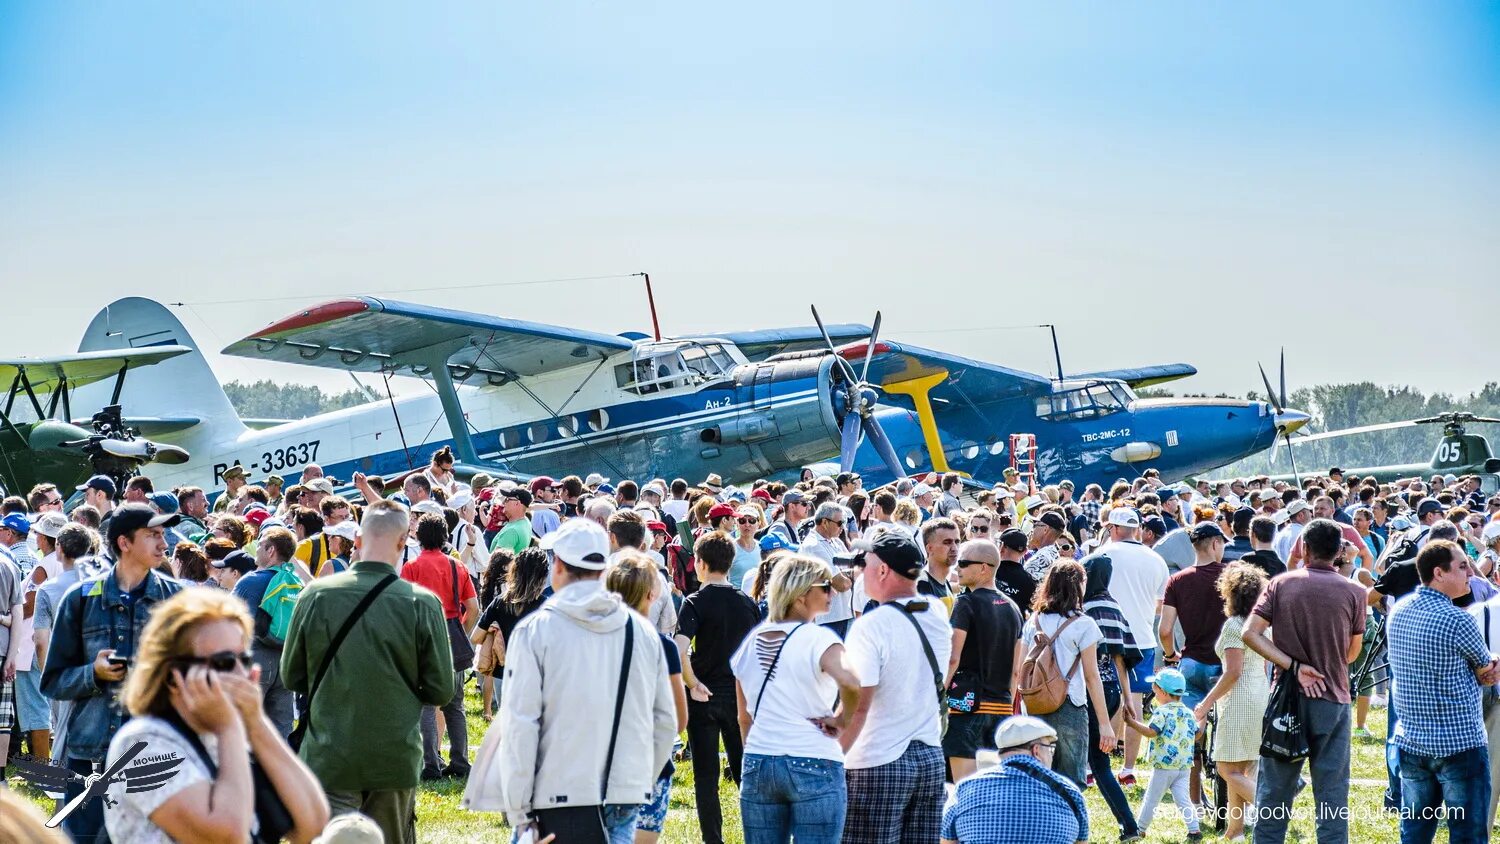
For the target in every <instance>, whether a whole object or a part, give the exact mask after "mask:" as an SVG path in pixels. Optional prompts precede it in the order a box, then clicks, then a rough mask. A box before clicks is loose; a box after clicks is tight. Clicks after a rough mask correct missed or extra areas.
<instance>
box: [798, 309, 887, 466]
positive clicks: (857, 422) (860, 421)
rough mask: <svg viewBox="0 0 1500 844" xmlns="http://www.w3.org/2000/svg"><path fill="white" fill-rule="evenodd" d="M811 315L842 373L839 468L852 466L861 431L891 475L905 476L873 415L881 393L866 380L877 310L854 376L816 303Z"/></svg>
mask: <svg viewBox="0 0 1500 844" xmlns="http://www.w3.org/2000/svg"><path fill="white" fill-rule="evenodd" d="M812 315H813V320H815V321H816V322H817V323H818V330H819V331H821V332H822V333H823V342H825V343H827V344H828V351H829V353H830V354H832V355H833V359H834V360H835V361H837V362H838V363H837V366H838V368H839V371H840V372H842V373H843V376H844V385H843V386H844V418H843V421H842V422H841V423H840V426H841V428H840V436H839V471H841V472H849V471H852V470H853V469H854V455H855V452H856V451H857V450H858V449H859V439H860V436H861V435H863V436H866V437H869V439H870V442H871V444H873V445H874V446H875V450H876V451H877V452H878V453H879V454H880V459H881V460H884V461H885V465H886V468H887V469H889V470H890V471H891V474H892V475H893V476H894V477H897V478H903V477H906V469H905V468H904V467H903V466H902V465H901V458H899V457H897V456H896V449H895V447H894V446H892V445H891V440H890V438H889V437H887V436H886V434H885V430H884V429H882V428H881V427H880V420H879V419H876V418H875V403H876V401H877V400H878V399H879V396H880V393H879V391H878V389H877V388H876V387H875V386H874V385H873V384H871V383H870V382H869V381H868V380H867V379H868V378H869V375H870V359H871V358H873V357H874V356H875V344H876V342H877V341H878V340H879V339H880V312H879V311H876V312H875V322H874V323H873V324H872V325H871V328H870V338H869V340H867V341H866V345H865V361H864V366H863V367H862V369H861V372H860V374H859V375H857V376H856V375H855V374H854V365H853V364H851V363H849V361H848V360H846V359H845V358H844V356H843V355H841V354H839V352H838V348H837V347H835V346H834V345H833V339H832V338H831V337H829V336H828V329H827V328H824V327H823V318H822V317H821V316H819V315H818V309H817V307H816V306H814V307H813V309H812Z"/></svg>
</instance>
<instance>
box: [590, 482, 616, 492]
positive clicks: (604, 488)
mask: <svg viewBox="0 0 1500 844" xmlns="http://www.w3.org/2000/svg"><path fill="white" fill-rule="evenodd" d="M594 491H595V492H597V493H599V494H600V495H614V494H615V488H614V485H613V484H600V485H599V488H598V489H596V490H594Z"/></svg>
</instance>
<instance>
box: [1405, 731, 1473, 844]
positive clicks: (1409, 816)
mask: <svg viewBox="0 0 1500 844" xmlns="http://www.w3.org/2000/svg"><path fill="white" fill-rule="evenodd" d="M1489 803H1490V754H1489V751H1488V750H1487V749H1486V748H1484V747H1482V746H1481V747H1474V748H1470V749H1469V750H1464V751H1461V752H1459V753H1455V754H1453V755H1452V756H1423V755H1421V754H1418V753H1413V752H1411V751H1410V750H1402V751H1401V842H1402V844H1412V843H1413V842H1418V844H1420V842H1428V841H1431V840H1432V838H1433V836H1434V835H1435V834H1437V827H1438V820H1439V818H1440V816H1442V815H1445V814H1446V816H1447V820H1448V840H1449V841H1450V842H1452V844H1467V842H1475V841H1488V840H1489V835H1488V832H1489ZM1444 808H1446V812H1444V811H1443V809H1444Z"/></svg>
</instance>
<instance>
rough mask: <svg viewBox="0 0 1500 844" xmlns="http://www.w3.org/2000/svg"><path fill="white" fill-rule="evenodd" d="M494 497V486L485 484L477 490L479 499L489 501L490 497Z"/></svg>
mask: <svg viewBox="0 0 1500 844" xmlns="http://www.w3.org/2000/svg"><path fill="white" fill-rule="evenodd" d="M494 497H495V488H494V487H492V486H487V487H485V488H484V489H481V490H480V491H479V500H480V501H489V500H490V499H491V498H494Z"/></svg>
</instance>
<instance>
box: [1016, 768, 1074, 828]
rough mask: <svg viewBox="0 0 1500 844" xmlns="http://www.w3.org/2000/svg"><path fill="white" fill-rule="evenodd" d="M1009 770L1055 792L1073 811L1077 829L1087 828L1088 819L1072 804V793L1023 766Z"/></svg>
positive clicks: (1048, 778)
mask: <svg viewBox="0 0 1500 844" xmlns="http://www.w3.org/2000/svg"><path fill="white" fill-rule="evenodd" d="M1010 768H1011V770H1013V771H1020V772H1021V773H1023V774H1025V775H1026V776H1028V777H1031V778H1032V779H1034V780H1036V781H1037V782H1040V783H1044V784H1045V785H1046V786H1047V787H1048V788H1050V789H1052V790H1053V791H1054V792H1056V793H1057V796H1058V797H1061V798H1062V799H1063V802H1064V803H1067V804H1068V808H1069V809H1071V810H1073V817H1074V819H1075V820H1077V821H1078V828H1079V829H1084V828H1085V827H1087V826H1088V818H1086V817H1084V816H1083V815H1082V814H1080V813H1079V811H1078V804H1077V803H1075V802H1073V795H1072V793H1071V792H1069V791H1068V790H1067V789H1066V788H1063V786H1062V784H1061V783H1059V782H1058V781H1057V780H1054V779H1052V778H1051V777H1048V776H1045V775H1043V774H1039V773H1037V772H1036V771H1033V770H1031V769H1030V768H1027V767H1026V766H1025V765H1011V766H1010Z"/></svg>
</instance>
